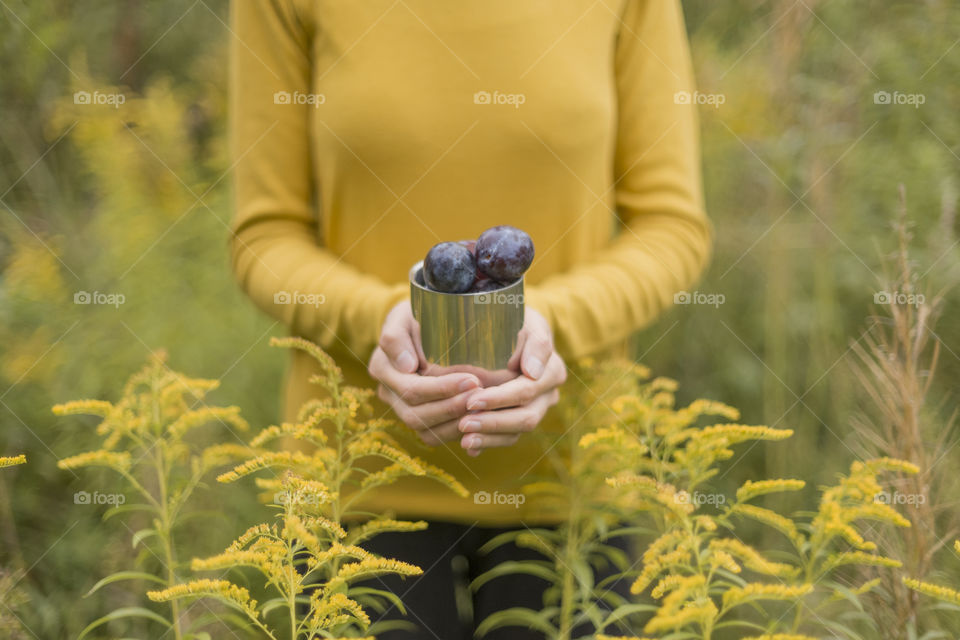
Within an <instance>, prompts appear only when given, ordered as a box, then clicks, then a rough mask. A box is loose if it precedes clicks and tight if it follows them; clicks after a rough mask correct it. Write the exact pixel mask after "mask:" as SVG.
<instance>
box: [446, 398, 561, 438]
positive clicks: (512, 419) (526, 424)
mask: <svg viewBox="0 0 960 640" xmlns="http://www.w3.org/2000/svg"><path fill="white" fill-rule="evenodd" d="M559 399H560V392H559V391H557V390H556V389H553V390H552V391H550V392H548V393H545V394H543V395H540V396H537V398H535V399H534V400H533V402H531V403H529V404H527V405H524V406H522V407H514V408H512V409H500V410H498V411H481V412H479V413H469V414H467V415H465V416H464V417H462V418H461V419H460V421H459V423H458V424H459V427H460V431H462V432H463V433H464V434H466V435H470V434H472V433H476V434H481V435H484V436H485V435H490V434H505V433H506V434H520V433H525V432H528V431H533V430H534V429H535V428H536V427H537V425H538V424H540V421H541V420H543V416H544V414H545V413H546V412H547V409H549V408H550V407H552V406H553V405H555V404H557V401H558V400H559ZM466 435H465V436H464V441H466Z"/></svg>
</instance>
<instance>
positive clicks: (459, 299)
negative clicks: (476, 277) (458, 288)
mask: <svg viewBox="0 0 960 640" xmlns="http://www.w3.org/2000/svg"><path fill="white" fill-rule="evenodd" d="M422 266H423V262H422V261H421V262H418V263H417V264H415V265H413V268H411V269H410V304H411V305H412V307H413V317H414V318H416V319H417V322H419V323H420V336H421V341H422V343H423V354H424V356H425V357H426V359H427V362H428V363H430V364H431V365H435V368H434V371H435V372H440V373H442V372H446V371H472V370H474V369H480V370H486V371H488V372H489V371H501V370H504V371H505V370H506V369H507V365H508V363H509V362H510V359H511V357H512V356H513V353H514V351H515V350H516V348H517V334H518V333H519V332H520V329H521V328H522V327H523V311H524V309H523V278H520V279H519V280H517V281H516V282H514V283H513V284H511V285H508V286H506V287H504V288H502V289H497V290H496V291H488V292H484V293H440V292H439V291H431V290H430V289H427V288H426V286H424V285H423V284H421V283H419V282H417V273H418V272H419V271H420V269H421V267H422Z"/></svg>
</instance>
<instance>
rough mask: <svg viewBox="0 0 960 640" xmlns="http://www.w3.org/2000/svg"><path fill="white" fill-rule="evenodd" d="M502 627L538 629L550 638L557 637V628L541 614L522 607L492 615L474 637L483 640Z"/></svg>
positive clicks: (477, 629)
mask: <svg viewBox="0 0 960 640" xmlns="http://www.w3.org/2000/svg"><path fill="white" fill-rule="evenodd" d="M500 627H525V628H527V629H536V630H537V631H540V632H541V633H543V634H545V635H546V636H547V637H548V638H552V637H555V636H556V635H557V628H556V627H555V626H553V625H552V624H550V623H549V622H548V621H546V620H544V619H543V617H542V615H541V614H539V613H537V612H536V611H531V610H530V609H524V608H521V607H513V608H512V609H504V610H503V611H497V612H496V613H492V614H490V615H489V616H487V617H486V618H484V620H483V622H481V623H480V625H479V626H477V628H476V630H475V631H474V635H475V636H476V637H478V638H482V637H483V636H485V635H486V634H488V633H490V632H491V631H493V630H494V629H499V628H500Z"/></svg>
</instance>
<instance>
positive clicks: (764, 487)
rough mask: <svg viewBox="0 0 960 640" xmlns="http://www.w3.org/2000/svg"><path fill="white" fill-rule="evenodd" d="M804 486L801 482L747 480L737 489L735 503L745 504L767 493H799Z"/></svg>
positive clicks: (789, 480)
mask: <svg viewBox="0 0 960 640" xmlns="http://www.w3.org/2000/svg"><path fill="white" fill-rule="evenodd" d="M805 486H806V483H805V482H804V481H803V480H793V479H778V480H760V481H753V480H747V481H746V482H744V483H743V485H742V486H741V487H740V488H739V489H737V501H738V502H747V501H748V500H752V499H753V498H756V497H757V496H762V495H765V494H768V493H779V492H781V491H799V490H800V489H803V488H804V487H805Z"/></svg>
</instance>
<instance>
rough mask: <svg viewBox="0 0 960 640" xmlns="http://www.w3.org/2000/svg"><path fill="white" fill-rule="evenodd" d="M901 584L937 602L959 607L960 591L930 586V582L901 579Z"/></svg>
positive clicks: (935, 585) (934, 585)
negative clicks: (940, 601)
mask: <svg viewBox="0 0 960 640" xmlns="http://www.w3.org/2000/svg"><path fill="white" fill-rule="evenodd" d="M903 584H905V585H906V586H908V587H909V588H911V589H913V590H914V591H917V592H918V593H922V594H924V595H928V596H930V597H933V598H936V599H937V600H942V601H944V602H949V603H950V604H955V605H960V591H956V590H955V589H950V588H948V587H941V586H940V585H937V584H932V583H930V582H922V581H920V580H914V579H913V578H903Z"/></svg>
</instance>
